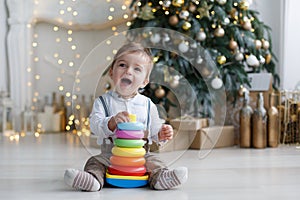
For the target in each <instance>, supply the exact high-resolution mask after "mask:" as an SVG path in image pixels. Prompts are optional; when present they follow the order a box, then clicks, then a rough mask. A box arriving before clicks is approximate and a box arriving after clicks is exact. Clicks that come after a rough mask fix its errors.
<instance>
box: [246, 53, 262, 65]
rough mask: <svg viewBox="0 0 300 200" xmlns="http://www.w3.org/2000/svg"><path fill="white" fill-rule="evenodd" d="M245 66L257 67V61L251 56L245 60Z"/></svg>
mask: <svg viewBox="0 0 300 200" xmlns="http://www.w3.org/2000/svg"><path fill="white" fill-rule="evenodd" d="M246 62H247V64H248V65H249V66H251V67H258V66H259V61H258V59H257V58H256V56H255V55H253V54H251V55H250V56H249V57H248V58H247V60H246Z"/></svg>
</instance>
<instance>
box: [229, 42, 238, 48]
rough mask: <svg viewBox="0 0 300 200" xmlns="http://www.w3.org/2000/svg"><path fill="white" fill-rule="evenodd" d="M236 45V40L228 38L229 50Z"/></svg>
mask: <svg viewBox="0 0 300 200" xmlns="http://www.w3.org/2000/svg"><path fill="white" fill-rule="evenodd" d="M237 47H238V44H237V42H236V41H234V40H233V39H232V40H230V42H229V48H230V49H231V50H235V49H236V48H237Z"/></svg>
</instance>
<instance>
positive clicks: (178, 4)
mask: <svg viewBox="0 0 300 200" xmlns="http://www.w3.org/2000/svg"><path fill="white" fill-rule="evenodd" d="M183 4H184V0H173V1H172V5H173V6H175V7H181V6H182V5H183Z"/></svg>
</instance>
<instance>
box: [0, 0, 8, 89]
mask: <svg viewBox="0 0 300 200" xmlns="http://www.w3.org/2000/svg"><path fill="white" fill-rule="evenodd" d="M6 17H7V14H6V7H5V0H0V27H1V28H0V91H6V92H7V91H8V84H7V82H8V79H7V77H8V74H7V60H6V51H5V47H6V42H5V40H6V31H7V25H6Z"/></svg>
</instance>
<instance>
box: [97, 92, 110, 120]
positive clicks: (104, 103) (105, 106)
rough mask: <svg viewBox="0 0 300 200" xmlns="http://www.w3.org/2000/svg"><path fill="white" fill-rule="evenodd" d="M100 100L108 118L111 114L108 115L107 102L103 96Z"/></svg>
mask: <svg viewBox="0 0 300 200" xmlns="http://www.w3.org/2000/svg"><path fill="white" fill-rule="evenodd" d="M99 99H100V101H101V102H102V105H103V108H104V112H105V116H106V117H108V116H109V114H108V107H107V104H106V102H105V101H104V99H103V97H102V96H99Z"/></svg>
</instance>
